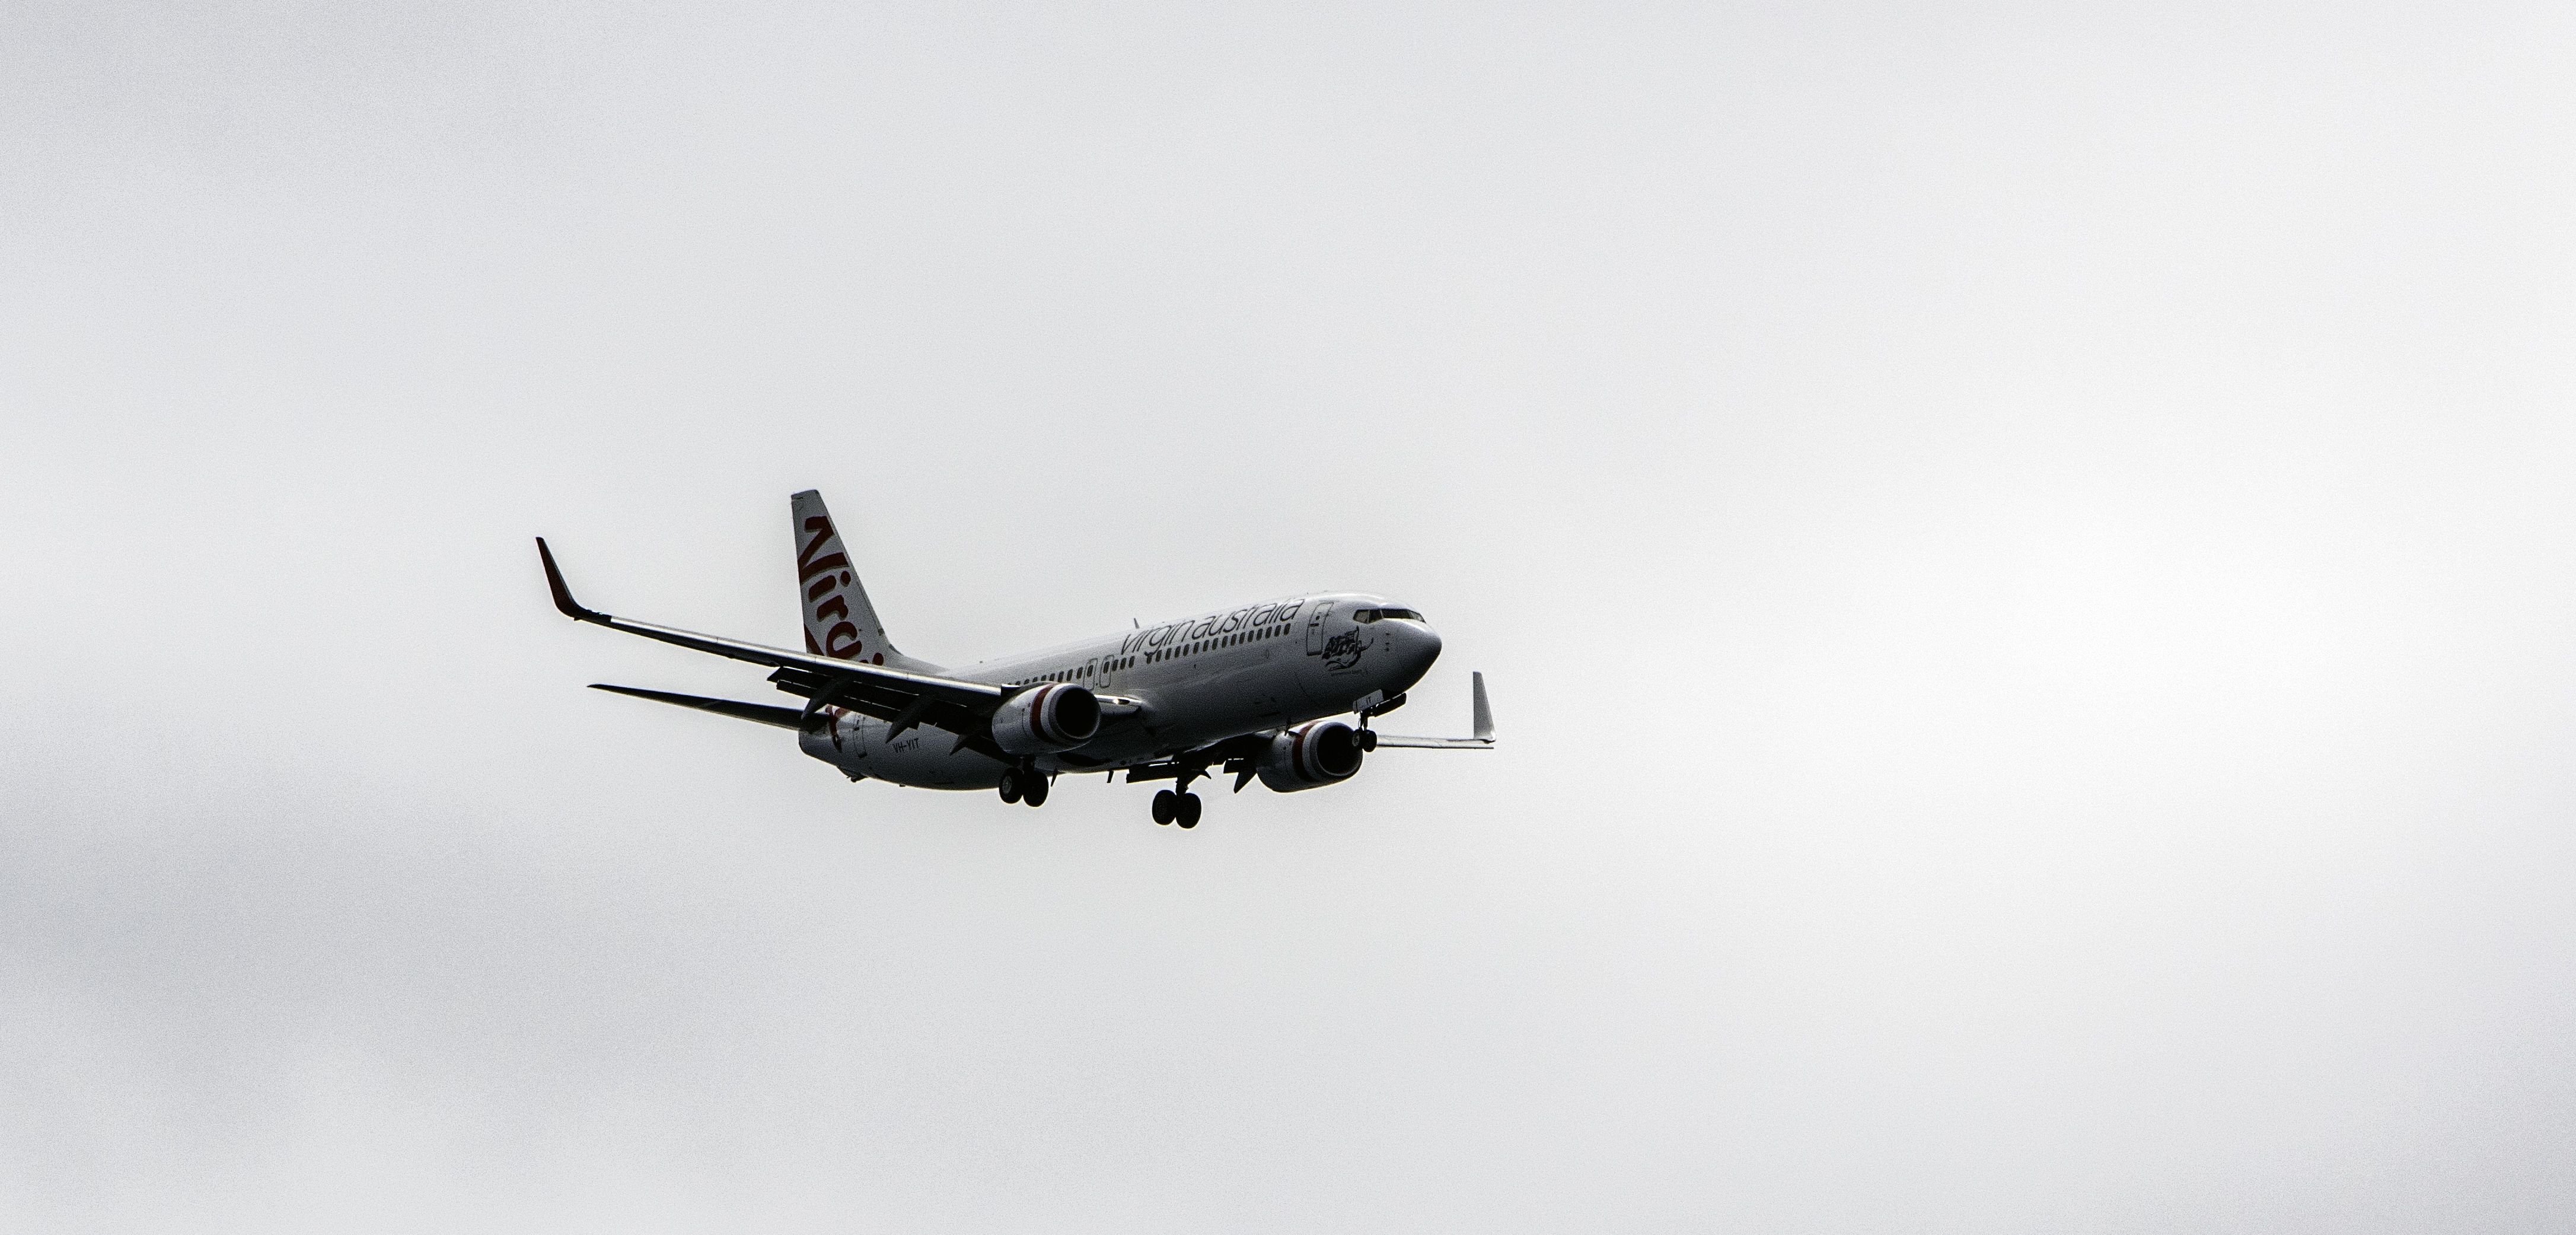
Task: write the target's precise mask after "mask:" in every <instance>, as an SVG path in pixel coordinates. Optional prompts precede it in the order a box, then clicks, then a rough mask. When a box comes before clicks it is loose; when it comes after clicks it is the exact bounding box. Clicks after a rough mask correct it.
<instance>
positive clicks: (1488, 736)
mask: <svg viewBox="0 0 2576 1235" xmlns="http://www.w3.org/2000/svg"><path fill="white" fill-rule="evenodd" d="M1468 679H1469V680H1470V681H1471V682H1473V683H1474V704H1473V707H1474V711H1473V712H1471V713H1470V714H1469V717H1468V719H1469V721H1470V723H1471V725H1472V729H1471V731H1472V732H1473V733H1474V734H1475V735H1476V736H1474V737H1472V738H1409V737H1405V736H1403V735H1401V734H1394V733H1381V734H1378V735H1377V745H1378V746H1379V747H1381V748H1383V747H1388V746H1394V747H1409V748H1411V749H1414V750H1492V749H1493V748H1494V705H1492V704H1490V703H1487V702H1486V701H1485V675H1484V674H1482V673H1472V674H1469V675H1468Z"/></svg>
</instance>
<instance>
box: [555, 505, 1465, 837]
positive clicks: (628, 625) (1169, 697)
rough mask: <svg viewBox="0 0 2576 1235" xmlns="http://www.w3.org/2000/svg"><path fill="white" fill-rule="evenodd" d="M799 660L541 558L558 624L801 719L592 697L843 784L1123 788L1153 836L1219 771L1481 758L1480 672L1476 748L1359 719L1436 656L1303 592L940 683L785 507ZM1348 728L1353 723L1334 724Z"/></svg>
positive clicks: (1297, 777) (1356, 601)
mask: <svg viewBox="0 0 2576 1235" xmlns="http://www.w3.org/2000/svg"><path fill="white" fill-rule="evenodd" d="M788 510H789V516H790V518H791V520H792V521H793V526H794V531H795V534H796V539H795V545H796V580H797V587H798V589H799V590H800V591H801V592H802V593H803V595H804V611H805V650H804V651H802V652H795V651H790V650H788V649H785V648H775V647H765V646H763V645H760V644H756V643H746V642H743V641H740V640H736V639H726V638H720V637H718V636H714V635H702V634H697V633H694V632H691V631H685V630H678V629H674V628H672V627H668V626H656V625H653V624H651V623H648V622H638V621H633V620H630V619H627V618H621V617H615V616H612V615H610V614H606V613H602V612H600V611H598V610H596V609H588V608H584V607H583V606H582V605H581V604H580V603H579V602H577V601H575V600H574V599H573V596H572V589H571V588H570V587H568V586H567V585H566V584H565V583H564V576H563V571H562V570H561V569H560V568H559V567H557V566H556V565H555V555H554V551H553V550H552V549H549V548H547V547H546V541H545V538H544V537H542V536H540V537H538V538H537V559H538V561H539V562H540V563H542V564H543V565H544V567H545V572H546V587H547V588H548V589H549V590H550V591H552V592H553V593H554V602H555V608H556V609H558V610H561V611H562V612H563V614H564V616H566V617H569V618H572V619H573V620H575V621H577V622H590V623H595V624H597V625H600V626H605V627H608V628H609V629H611V630H621V631H625V632H626V633H628V634H631V635H641V636H643V637H645V638H647V639H658V640H661V641H662V642H664V643H672V644H677V645H679V646H681V647H684V648H691V649H694V650H696V651H700V652H709V653H713V654H715V655H717V656H724V657H729V658H731V659H734V660H739V661H746V662H749V663H751V664H755V665H766V666H769V667H770V668H771V669H772V670H773V672H772V673H771V674H770V675H769V681H770V682H772V683H773V684H775V685H776V686H777V687H778V689H779V690H781V691H784V692H786V693H787V694H790V695H795V696H799V697H802V698H803V699H804V700H805V705H804V706H803V707H801V708H796V707H779V706H774V705H771V704H762V703H746V702H740V701H737V700H732V699H710V698H705V697H702V696H698V695H683V694H675V693H673V692H671V691H664V690H647V689H644V688H642V687H638V686H612V685H609V684H607V683H604V682H594V683H592V684H591V687H592V689H594V690H604V691H609V692H612V693H615V694H620V695H630V696H633V697H635V698H638V699H650V700H654V701H656V702H660V703H668V704H676V705H678V706H680V707H685V708H695V709H698V710H699V711H703V712H713V713H715V714H716V715H719V716H730V717H734V718H736V719H739V720H748V721H756V722H758V723H761V724H765V725H775V726H777V727H779V728H782V729H793V730H795V731H796V741H797V746H798V748H799V749H801V750H803V751H804V752H805V753H806V754H808V755H811V756H813V757H814V758H816V759H820V760H822V761H823V762H825V763H828V764H831V765H832V766H833V767H834V768H837V769H839V770H840V771H841V773H842V774H843V775H846V776H848V777H849V778H850V780H851V781H853V782H857V781H861V780H880V781H885V782H887V783H888V784H894V785H907V786H913V787H917V788H927V789H961V790H968V789H992V790H996V791H998V792H999V794H1000V796H1001V799H1002V801H1004V802H1023V803H1026V804H1028V805H1030V806H1042V805H1044V804H1045V803H1046V800H1047V793H1048V789H1049V787H1050V786H1051V785H1053V783H1054V781H1055V778H1056V777H1058V776H1063V775H1068V774H1080V773H1092V772H1098V773H1101V774H1102V775H1103V776H1105V777H1108V778H1110V779H1113V780H1114V779H1115V778H1116V776H1117V774H1118V773H1120V772H1125V773H1126V774H1127V780H1128V782H1129V783H1131V784H1132V783H1135V782H1138V781H1156V780H1168V781H1171V782H1172V786H1171V787H1170V788H1168V789H1163V790H1160V791H1158V792H1156V793H1155V794H1154V802H1153V816H1154V822H1156V823H1158V824H1178V825H1179V826H1181V827H1183V828H1194V827H1197V826H1198V823H1199V816H1200V812H1201V810H1202V804H1201V802H1200V801H1199V795H1197V794H1195V793H1192V792H1190V783H1191V782H1192V781H1195V780H1197V779H1199V778H1201V777H1212V776H1216V775H1218V774H1219V773H1220V772H1224V773H1232V774H1233V775H1234V791H1235V792H1236V793H1241V792H1243V789H1244V786H1246V785H1248V784H1250V783H1251V782H1252V781H1253V780H1255V779H1256V778H1257V779H1259V780H1260V781H1261V783H1262V784H1263V785H1264V786H1265V787H1267V788H1269V789H1272V790H1274V791H1277V792H1280V793H1298V792H1302V791H1304V790H1308V789H1315V788H1320V787H1322V786H1325V785H1336V784H1340V783H1342V782H1343V781H1346V780H1349V779H1350V778H1352V777H1353V776H1356V775H1358V774H1359V770H1360V765H1361V763H1362V762H1363V761H1364V759H1365V758H1366V756H1367V755H1368V753H1369V752H1371V751H1376V750H1381V749H1390V748H1395V749H1403V748H1410V749H1423V750H1491V749H1493V747H1494V717H1493V709H1492V708H1491V707H1490V706H1489V705H1488V704H1487V703H1486V702H1485V675H1484V674H1482V673H1476V674H1472V675H1470V680H1471V683H1472V697H1473V700H1474V703H1473V707H1474V713H1473V728H1472V730H1471V732H1472V733H1473V735H1474V736H1472V737H1464V738H1426V737H1403V736H1398V735H1395V734H1383V733H1379V732H1377V731H1376V730H1374V729H1372V728H1371V727H1370V724H1369V722H1370V721H1371V720H1372V719H1374V718H1376V717H1379V716H1384V715H1386V714H1387V713H1389V712H1392V711H1394V710H1396V709H1397V708H1399V707H1402V706H1404V702H1405V691H1406V690H1408V689H1410V688H1411V687H1412V686H1413V685H1414V684H1415V683H1417V682H1419V681H1421V680H1422V676H1423V675H1424V674H1425V673H1427V672H1429V671H1430V669H1431V663H1432V662H1433V661H1435V660H1437V659H1439V657H1440V635H1439V633H1438V632H1436V631H1434V630H1432V629H1431V625H1430V623H1428V622H1425V621H1424V620H1423V618H1422V615H1421V614H1420V613H1418V612H1415V611H1414V610H1412V609H1408V608H1405V607H1404V606H1402V605H1398V604H1395V603H1393V602H1391V601H1389V600H1388V599H1387V598H1385V597H1383V596H1377V595H1372V594H1369V593H1364V592H1310V593H1302V594H1298V595H1293V596H1287V597H1283V598H1280V599H1276V600H1268V601H1263V602H1261V603H1258V604H1250V605H1238V606H1236V607H1234V608H1230V609H1221V610H1216V611H1214V612H1209V613H1201V614H1197V615H1194V616H1191V617H1186V618H1180V619H1177V620H1174V621H1169V622H1160V623H1157V624H1155V625H1153V626H1147V625H1145V624H1144V623H1143V622H1141V621H1139V622H1136V623H1135V626H1134V629H1131V630H1125V631H1120V632H1119V633H1117V634H1114V635H1108V636H1104V637H1101V638H1097V639H1087V640H1083V641H1080V642H1075V643H1067V644H1062V645H1059V646H1056V647H1052V648H1045V649H1041V650H1039V651H1035V652H1026V653H1022V654H1019V655H1015V656H1004V657H1000V658H997V659H994V660H986V661H978V662H976V663H974V664H971V665H966V666H963V667H961V668H956V669H947V668H942V667H940V666H938V665H934V664H931V663H929V662H927V661H922V660H917V659H914V658H913V657H910V656H906V655H904V654H903V653H902V652H900V651H897V650H896V649H895V646H894V644H893V642H892V641H891V640H889V639H888V638H887V637H886V631H885V624H884V623H883V622H880V621H879V620H877V611H876V606H875V605H872V604H870V603H869V602H868V591H867V588H866V587H865V586H864V585H863V584H861V583H860V582H859V576H858V572H857V569H856V568H855V567H853V566H852V565H851V562H850V555H849V552H848V551H847V550H846V549H845V548H844V547H843V546H842V544H841V534H840V531H839V530H838V529H837V528H835V527H834V526H833V524H832V516H831V512H830V511H828V510H826V509H825V508H824V506H823V495H822V494H821V493H819V492H817V491H815V490H812V489H808V490H806V491H804V492H802V493H798V494H796V495H794V496H793V497H791V498H790V499H788ZM1344 715H1353V716H1355V718H1356V720H1357V722H1358V723H1357V724H1351V723H1348V722H1345V721H1342V720H1339V719H1335V718H1338V717H1341V716H1344Z"/></svg>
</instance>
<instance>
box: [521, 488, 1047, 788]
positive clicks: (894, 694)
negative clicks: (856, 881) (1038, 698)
mask: <svg viewBox="0 0 2576 1235" xmlns="http://www.w3.org/2000/svg"><path fill="white" fill-rule="evenodd" d="M536 557H538V562H544V565H546V588H551V590H554V608H562V611H564V616H569V619H574V621H592V624H600V627H608V629H621V632H626V634H641V637H647V639H659V642H667V645H680V647H688V650H696V652H711V655H721V657H729V660H747V663H752V665H770V668H775V670H778V673H770V681H773V683H778V688H781V691H788V694H799V696H806V699H811V701H809V704H806V709H804V712H801V714H799V722H801V719H809V717H811V714H814V712H819V709H824V706H845V709H850V712H858V714H863V717H876V719H886V722H896V724H904V727H909V724H938V727H940V730H948V732H956V735H958V743H961V745H971V748H976V750H984V753H989V755H994V758H1007V755H1002V753H999V750H987V748H992V740H989V737H987V735H984V722H987V719H989V717H992V709H994V706H999V704H1002V701H1005V699H1010V696H1015V694H1020V691H1023V688H1020V686H992V683H981V681H958V678H940V676H933V673H907V670H899V668H886V665H868V663H860V660H832V657H827V655H811V652H791V650H786V647H765V645H755V642H742V639H724V637H716V634H698V632H685V629H675V627H654V624H652V621H631V619H621V616H613V614H600V611H598V608H585V606H582V603H580V601H574V598H572V588H569V585H564V572H562V567H556V565H554V549H546V539H544V536H538V539H536ZM618 694H636V691H618ZM641 699H662V696H659V694H644V696H641ZM683 699H685V696H683ZM662 701H665V704H677V701H680V699H662ZM683 706H698V704H683ZM737 706H757V704H737ZM708 712H721V709H708ZM726 714H737V717H739V714H742V712H726ZM747 719H760V717H747Z"/></svg>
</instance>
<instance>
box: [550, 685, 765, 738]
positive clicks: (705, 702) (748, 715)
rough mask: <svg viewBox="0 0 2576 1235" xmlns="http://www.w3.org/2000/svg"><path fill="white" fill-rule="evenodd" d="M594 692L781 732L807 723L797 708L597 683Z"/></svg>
mask: <svg viewBox="0 0 2576 1235" xmlns="http://www.w3.org/2000/svg"><path fill="white" fill-rule="evenodd" d="M590 688H591V689H592V690H604V691H608V692H610V693H612V694H619V695H633V696H635V697H636V698H638V699H651V700H653V701H654V702H656V703H673V704H678V705H679V706H681V707H684V708H696V709H697V710H699V711H701V712H713V713H715V714H716V715H718V716H731V717H734V718H736V719H738V720H751V721H758V722H760V723H761V724H764V725H776V726H778V727H779V728H781V729H796V728H801V727H802V726H803V724H804V721H805V714H804V713H802V712H799V711H797V710H796V709H794V708H781V707H771V706H770V705H768V704H766V703H738V702H735V701H734V700H731V699H709V698H707V697H705V696H704V695H682V694H674V693H673V692H671V691H667V690H646V689H644V688H643V687H640V686H611V685H609V684H608V683H606V682H593V683H591V684H590Z"/></svg>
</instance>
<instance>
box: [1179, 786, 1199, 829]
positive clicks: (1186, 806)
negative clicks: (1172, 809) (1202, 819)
mask: <svg viewBox="0 0 2576 1235" xmlns="http://www.w3.org/2000/svg"><path fill="white" fill-rule="evenodd" d="M1202 805H1204V804H1203V803H1201V802H1200V801H1199V795H1197V794H1195V793H1184V794H1182V795H1181V800H1180V811H1179V813H1178V817H1177V818H1174V819H1173V820H1172V822H1174V823H1177V824H1179V825H1181V826H1182V827H1185V828H1195V827H1197V826H1199V808H1200V807H1201V806H1202Z"/></svg>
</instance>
